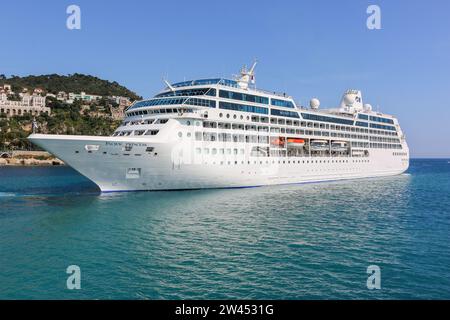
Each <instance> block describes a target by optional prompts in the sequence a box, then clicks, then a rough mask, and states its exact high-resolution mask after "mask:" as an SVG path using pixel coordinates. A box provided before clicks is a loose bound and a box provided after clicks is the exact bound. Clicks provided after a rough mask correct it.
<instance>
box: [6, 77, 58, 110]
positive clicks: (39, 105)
mask: <svg viewBox="0 0 450 320" xmlns="http://www.w3.org/2000/svg"><path fill="white" fill-rule="evenodd" d="M6 86H8V85H4V86H3V91H2V92H0V113H1V114H6V117H12V116H20V115H25V114H31V115H33V116H34V115H39V114H41V113H47V114H50V113H51V111H50V108H49V107H46V106H45V99H46V98H45V97H42V96H40V95H37V94H33V95H29V94H28V93H21V94H20V96H21V101H12V100H8V94H11V93H13V92H12V91H11V89H10V88H11V86H8V87H6ZM5 87H6V88H8V89H5ZM7 90H8V91H7ZM6 92H8V94H7V93H6Z"/></svg>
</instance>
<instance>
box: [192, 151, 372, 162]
mask: <svg viewBox="0 0 450 320" xmlns="http://www.w3.org/2000/svg"><path fill="white" fill-rule="evenodd" d="M195 152H196V153H197V154H202V153H203V154H206V155H209V154H212V155H217V154H219V155H238V154H241V155H243V154H245V151H244V149H216V148H212V149H209V148H203V149H202V148H196V149H195ZM275 156H276V155H275ZM369 161H370V160H368V159H352V160H351V161H350V160H348V159H336V160H297V161H296V160H278V161H277V160H272V161H270V160H266V161H253V162H252V161H241V164H245V162H247V164H249V165H251V164H264V163H265V164H270V163H272V164H277V163H278V164H291V163H292V164H296V163H298V164H327V163H350V162H353V163H368V162H369ZM224 163H225V162H224V161H220V164H221V165H223V164H224ZM226 163H227V164H228V165H231V164H235V165H237V164H238V161H227V162H226ZM205 164H207V163H206V162H205ZM213 164H216V163H215V162H213Z"/></svg>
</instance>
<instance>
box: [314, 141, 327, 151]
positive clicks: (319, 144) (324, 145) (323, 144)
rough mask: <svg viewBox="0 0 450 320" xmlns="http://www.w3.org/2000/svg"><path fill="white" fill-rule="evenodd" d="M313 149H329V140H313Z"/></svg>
mask: <svg viewBox="0 0 450 320" xmlns="http://www.w3.org/2000/svg"><path fill="white" fill-rule="evenodd" d="M311 150H312V151H326V150H328V141H327V140H311Z"/></svg>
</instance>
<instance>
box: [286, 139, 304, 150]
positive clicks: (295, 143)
mask: <svg viewBox="0 0 450 320" xmlns="http://www.w3.org/2000/svg"><path fill="white" fill-rule="evenodd" d="M287 145H288V147H294V148H303V146H304V145H305V140H303V139H300V138H288V139H287Z"/></svg>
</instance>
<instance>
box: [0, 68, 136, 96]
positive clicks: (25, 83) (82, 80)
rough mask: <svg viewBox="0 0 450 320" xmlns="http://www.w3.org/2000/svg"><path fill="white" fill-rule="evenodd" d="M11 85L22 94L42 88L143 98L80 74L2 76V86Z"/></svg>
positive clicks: (0, 83) (113, 84) (50, 91)
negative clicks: (23, 91) (24, 90)
mask: <svg viewBox="0 0 450 320" xmlns="http://www.w3.org/2000/svg"><path fill="white" fill-rule="evenodd" d="M5 83H6V84H10V85H11V86H12V88H13V91H16V92H21V90H22V89H23V88H28V89H33V88H42V89H44V90H45V91H46V92H49V93H53V94H57V93H58V92H59V91H65V92H76V93H79V92H82V91H84V92H86V93H89V94H95V95H101V96H123V97H129V98H130V99H131V100H140V99H142V97H140V96H138V95H137V94H136V93H135V92H133V91H131V90H128V89H127V88H125V87H124V86H121V85H120V84H119V83H117V82H116V81H112V82H111V81H108V80H102V79H100V78H97V77H94V76H90V75H84V74H80V73H75V74H70V75H58V74H48V75H40V76H33V75H30V76H25V77H18V76H14V75H13V76H11V77H6V76H5V75H0V85H3V84H5Z"/></svg>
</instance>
